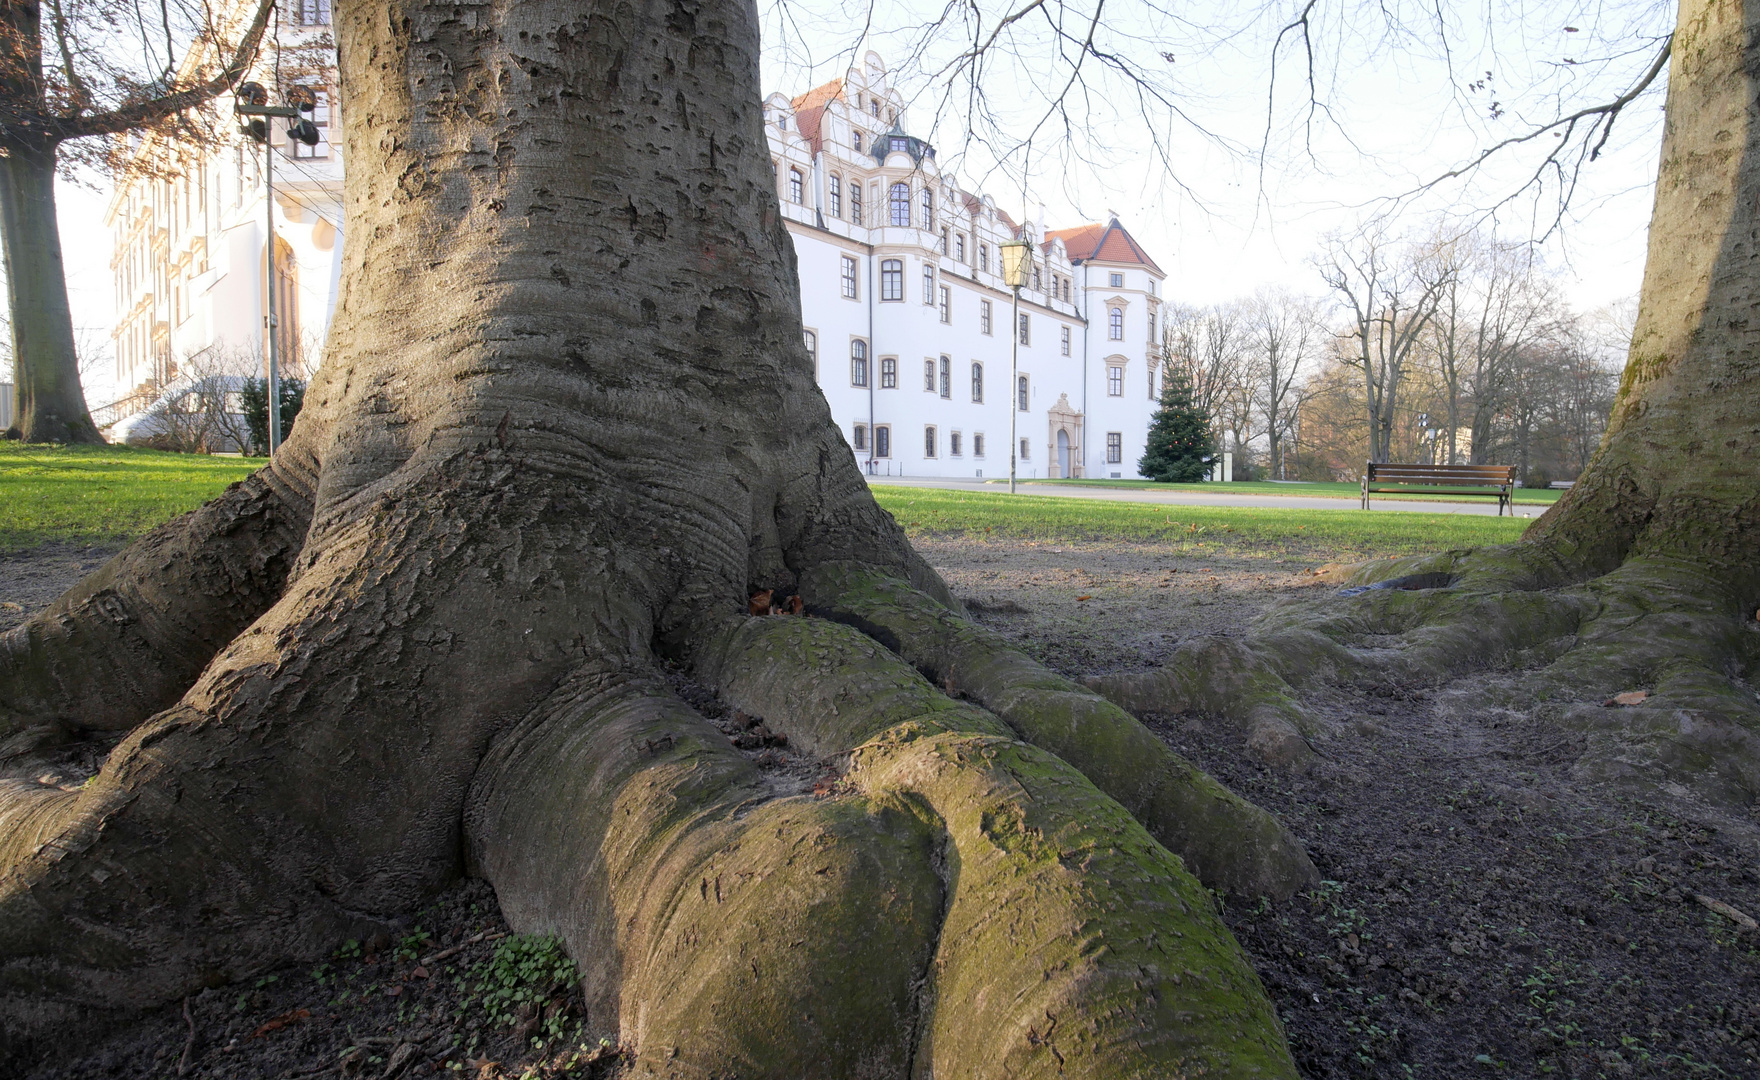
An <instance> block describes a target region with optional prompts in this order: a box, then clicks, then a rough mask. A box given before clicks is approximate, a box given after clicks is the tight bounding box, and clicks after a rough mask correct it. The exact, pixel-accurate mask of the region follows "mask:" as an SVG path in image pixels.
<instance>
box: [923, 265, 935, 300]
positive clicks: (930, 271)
mask: <svg viewBox="0 0 1760 1080" xmlns="http://www.w3.org/2000/svg"><path fill="white" fill-rule="evenodd" d="M923 303H925V304H933V303H935V266H934V264H933V263H924V264H923Z"/></svg>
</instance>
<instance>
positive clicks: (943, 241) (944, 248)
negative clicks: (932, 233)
mask: <svg viewBox="0 0 1760 1080" xmlns="http://www.w3.org/2000/svg"><path fill="white" fill-rule="evenodd" d="M950 250H951V249H950V248H949V247H948V246H947V229H946V227H945V226H944V227H943V228H942V230H941V254H943V255H946V254H947V253H948V252H949V251H950Z"/></svg>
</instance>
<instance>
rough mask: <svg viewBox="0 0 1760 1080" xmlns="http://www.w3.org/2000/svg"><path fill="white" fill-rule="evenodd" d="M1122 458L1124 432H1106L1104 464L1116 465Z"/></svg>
mask: <svg viewBox="0 0 1760 1080" xmlns="http://www.w3.org/2000/svg"><path fill="white" fill-rule="evenodd" d="M1123 460H1124V432H1122V431H1108V432H1107V433H1106V464H1108V465H1117V464H1119V463H1120V462H1122V461H1123Z"/></svg>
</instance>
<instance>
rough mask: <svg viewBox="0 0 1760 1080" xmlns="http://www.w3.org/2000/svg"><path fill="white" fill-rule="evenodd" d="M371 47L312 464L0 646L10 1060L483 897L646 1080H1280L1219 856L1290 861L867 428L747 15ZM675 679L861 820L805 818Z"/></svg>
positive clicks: (1291, 880) (1289, 875)
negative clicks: (915, 507)
mask: <svg viewBox="0 0 1760 1080" xmlns="http://www.w3.org/2000/svg"><path fill="white" fill-rule="evenodd" d="M337 15H338V27H337V28H338V36H339V40H340V42H341V57H342V71H343V76H344V80H345V84H346V89H347V100H348V102H349V108H348V110H347V125H348V126H347V129H346V130H347V144H346V146H347V153H348V156H349V163H350V164H349V175H348V191H347V202H348V235H349V237H350V247H349V249H348V263H347V268H346V272H345V280H344V288H343V302H342V305H341V307H340V308H339V310H338V313H337V317H336V321H335V324H334V326H333V328H332V338H331V342H330V347H329V350H328V352H327V355H326V359H325V363H324V367H323V370H322V372H321V373H320V375H319V376H318V378H317V379H316V380H315V381H314V383H313V386H312V388H311V390H310V391H309V392H308V395H307V398H306V402H307V404H306V411H305V413H304V414H303V415H302V416H301V418H300V421H299V423H298V425H297V426H296V428H295V430H294V432H293V435H292V438H291V439H290V441H289V442H288V444H287V445H286V446H285V447H284V448H283V449H282V450H281V451H280V453H278V454H277V456H276V458H275V460H274V462H273V464H272V465H271V466H269V467H268V468H267V469H265V470H264V471H262V472H261V473H259V474H258V475H257V476H256V477H254V478H253V479H251V480H250V481H247V482H246V483H245V484H243V485H240V486H238V487H235V488H234V489H233V490H231V491H229V492H228V493H227V494H226V495H225V496H223V497H222V498H221V499H220V500H218V501H217V502H215V503H214V504H212V505H210V506H208V507H206V508H204V509H202V510H201V511H198V512H196V513H195V514H193V515H190V516H188V517H185V518H183V519H181V520H179V521H177V522H174V523H172V524H170V525H168V526H166V527H164V528H163V529H161V530H159V531H158V532H156V533H155V534H153V535H152V536H150V537H148V538H147V539H146V540H144V541H142V542H141V543H139V544H137V545H135V546H134V547H133V548H131V549H129V550H128V551H126V552H124V553H123V554H122V555H120V556H118V557H117V558H116V559H115V560H114V561H112V562H111V563H110V564H109V565H108V566H106V567H105V568H104V569H103V570H102V571H100V572H99V573H98V574H97V575H95V576H94V577H93V578H92V579H89V580H88V581H86V582H84V583H82V584H81V585H80V586H79V587H77V588H76V589H75V590H74V591H73V592H72V593H70V594H69V595H68V596H67V597H65V598H64V599H63V600H62V601H61V602H59V603H58V604H57V605H55V606H54V607H53V608H51V609H50V610H49V611H47V612H45V613H43V614H41V615H39V616H38V617H36V618H34V619H33V620H31V621H30V622H29V623H28V624H26V625H25V626H23V627H20V628H18V629H17V630H15V631H13V632H11V633H10V634H9V635H8V636H7V637H6V638H4V639H3V642H0V1025H3V1027H4V1031H5V1036H6V1039H7V1040H8V1044H9V1045H10V1047H11V1048H12V1049H13V1050H15V1051H20V1052H22V1049H21V1048H23V1047H24V1046H26V1045H27V1044H28V1043H30V1042H31V1041H32V1040H33V1039H40V1038H42V1037H45V1036H47V1035H50V1034H52V1033H54V1032H56V1031H58V1030H62V1029H64V1028H66V1027H67V1026H69V1025H73V1024H78V1023H90V1022H91V1021H92V1019H93V1018H94V1017H97V1016H102V1015H112V1014H118V1013H124V1012H127V1011H129V1010H132V1009H139V1008H143V1007H147V1006H151V1005H153V1004H155V1003H159V1002H164V1001H168V1000H174V999H176V998H177V997H178V996H180V995H183V994H187V993H189V992H191V991H192V990H195V989H198V988H200V987H203V986H208V985H214V984H217V983H220V982H223V981H226V980H229V979H235V978H238V977H241V976H243V975H246V974H249V973H252V972H256V971H260V970H262V969H264V968H267V967H270V966H272V965H275V964H278V963H282V962H286V961H289V960H297V959H302V958H310V957H315V956H320V955H323V954H325V953H327V952H328V951H329V950H331V949H333V948H334V947H335V946H336V945H337V944H338V943H339V942H340V941H341V940H343V939H345V938H347V937H359V936H362V935H363V934H364V933H367V932H370V931H372V930H374V929H376V928H379V927H382V926H383V925H385V924H386V923H387V922H388V921H389V920H392V919H394V918H396V917H398V916H399V915H401V914H403V913H406V912H409V911H411V910H412V909H414V908H415V907H417V906H418V905H419V904H421V903H422V902H423V901H424V900H425V899H426V898H428V897H430V896H431V895H433V894H434V893H435V892H436V891H437V890H439V889H441V888H443V887H444V886H445V885H446V884H448V883H449V882H450V881H452V880H455V879H456V878H457V877H458V876H459V875H460V874H463V873H475V874H480V875H482V876H483V877H484V878H486V879H488V880H489V881H490V882H491V883H492V884H493V885H494V887H495V889H496V892H497V895H498V896H499V898H500V900H501V902H502V904H503V906H504V908H505V909H506V913H507V916H508V919H509V921H510V923H511V924H512V925H513V926H514V927H515V928H516V929H518V930H521V931H533V932H549V933H555V934H559V935H561V936H562V937H563V938H564V939H565V941H566V942H567V945H568V947H569V950H570V952H571V954H572V955H573V956H574V957H575V959H576V960H577V961H578V962H579V964H580V966H581V969H582V972H583V977H584V981H585V989H586V997H587V1001H588V1003H589V1010H588V1016H587V1022H588V1024H589V1026H590V1027H591V1029H592V1030H593V1031H594V1032H595V1033H599V1034H603V1035H606V1036H608V1037H611V1038H614V1039H616V1040H618V1041H619V1042H620V1043H621V1044H623V1045H624V1046H625V1047H626V1049H627V1050H628V1051H629V1053H631V1054H632V1055H633V1057H634V1060H635V1063H636V1068H637V1071H638V1072H641V1073H644V1074H653V1075H667V1076H676V1077H691V1076H699V1077H709V1076H729V1075H739V1076H752V1077H757V1076H777V1077H782V1076H825V1077H888V1076H896V1077H901V1078H902V1077H906V1076H928V1075H942V1076H961V1077H966V1076H972V1077H984V1076H1002V1075H1009V1076H1021V1075H1054V1074H1056V1075H1081V1076H1091V1077H1126V1076H1131V1077H1137V1076H1141V1077H1148V1076H1157V1077H1159V1076H1175V1075H1197V1074H1200V1073H1201V1074H1203V1075H1208V1076H1290V1075H1293V1070H1292V1067H1291V1065H1290V1062H1289V1058H1288V1054H1287V1050H1286V1049H1285V1047H1284V1045H1283V1041H1282V1036H1281V1033H1280V1031H1279V1028H1278V1024H1277V1021H1276V1018H1275V1016H1274V1015H1273V1013H1272V1011H1271V1008H1270V1006H1269V1004H1268V1002H1267V1001H1266V998H1265V996H1264V994H1263V992H1262V990H1261V989H1260V987H1259V985H1258V982H1257V980H1256V979H1255V977H1254V976H1253V974H1252V972H1251V971H1250V970H1249V969H1248V967H1247V966H1246V965H1245V963H1244V961H1243V959H1242V957H1241V955H1240V953H1239V950H1238V949H1237V948H1236V947H1235V945H1234V943H1233V942H1232V940H1231V939H1230V938H1229V936H1228V934H1227V932H1226V931H1225V929H1224V928H1223V927H1222V926H1221V924H1220V922H1219V921H1218V919H1217V918H1216V915H1215V913H1214V910H1213V908H1212V906H1211V901H1210V898H1209V894H1208V893H1207V892H1206V890H1205V888H1204V887H1203V885H1202V884H1200V881H1199V880H1198V878H1195V877H1194V876H1193V874H1192V872H1191V871H1192V869H1196V871H1197V872H1198V874H1199V875H1201V876H1202V878H1203V879H1204V881H1205V882H1206V883H1208V884H1210V885H1212V886H1214V887H1217V888H1226V889H1231V890H1235V891H1240V892H1249V893H1271V894H1274V895H1282V894H1284V893H1287V892H1288V891H1290V890H1292V889H1295V888H1299V887H1300V886H1301V885H1303V884H1304V883H1306V882H1307V881H1310V880H1312V877H1313V869H1312V867H1311V866H1310V865H1309V864H1308V861H1307V859H1306V858H1305V856H1303V854H1302V853H1301V851H1300V849H1299V847H1297V846H1296V844H1295V842H1294V841H1293V839H1292V838H1291V837H1290V836H1289V834H1288V833H1287V832H1286V831H1284V830H1283V829H1282V828H1281V827H1280V826H1279V825H1278V824H1277V823H1276V822H1275V821H1273V820H1272V819H1271V818H1270V817H1269V816H1268V815H1266V814H1265V813H1264V812H1263V811H1260V810H1258V809H1257V808H1255V807H1253V806H1251V805H1249V804H1247V803H1245V802H1243V801H1242V800H1240V799H1238V798H1236V797H1234V796H1233V795H1231V794H1230V793H1228V792H1226V791H1224V790H1223V789H1221V788H1220V787H1219V786H1218V785H1217V784H1216V783H1215V782H1214V781H1212V780H1211V779H1209V778H1208V777H1206V776H1204V775H1203V774H1202V773H1200V772H1198V771H1197V770H1196V769H1194V768H1192V767H1191V766H1190V765H1188V764H1186V763H1185V762H1183V761H1181V760H1180V759H1178V758H1177V757H1175V756H1174V755H1172V754H1170V753H1169V752H1167V751H1166V750H1165V748H1163V747H1162V746H1161V745H1160V744H1159V743H1157V742H1156V741H1155V740H1154V739H1153V737H1152V736H1150V735H1149V734H1148V733H1147V732H1145V731H1144V730H1143V729H1142V728H1141V727H1139V726H1138V725H1136V724H1135V722H1134V721H1132V720H1130V718H1129V717H1128V716H1125V715H1124V714H1123V713H1122V712H1121V711H1120V710H1118V709H1117V708H1116V707H1114V706H1111V705H1109V704H1107V703H1106V702H1104V701H1102V700H1101V699H1099V698H1098V697H1097V696H1095V695H1093V694H1091V693H1089V692H1086V691H1083V690H1081V689H1079V688H1077V687H1073V686H1071V685H1069V684H1067V683H1065V682H1063V681H1061V680H1058V679H1056V678H1054V677H1052V676H1050V675H1049V673H1046V672H1044V671H1043V670H1042V669H1039V668H1038V667H1037V666H1036V665H1033V664H1032V663H1031V662H1029V661H1027V660H1026V659H1025V658H1024V657H1021V656H1019V655H1018V654H1016V653H1014V652H1012V651H1010V650H1008V649H1006V648H1005V647H1003V646H1002V645H1001V644H1000V643H998V642H997V641H996V640H994V639H993V638H991V637H988V636H986V635H984V634H983V633H982V632H980V631H978V630H977V629H976V628H974V627H972V626H970V624H968V623H967V622H966V621H965V620H964V618H963V616H962V615H961V614H960V612H959V610H958V605H957V604H955V603H954V602H953V600H952V598H951V597H950V596H949V595H948V593H947V590H946V588H945V586H944V585H943V584H942V583H941V581H940V580H939V579H938V578H937V576H936V575H935V574H934V572H933V571H932V570H930V569H929V568H928V567H927V566H926V565H924V564H923V563H922V561H921V560H920V559H919V558H918V557H917V556H916V555H915V554H914V553H913V552H912V551H911V549H910V547H909V545H908V544H907V543H906V542H905V540H904V537H903V534H902V533H901V531H900V530H899V529H898V528H897V526H896V524H895V523H893V522H892V520H891V519H890V518H889V517H888V516H887V515H886V514H885V513H883V512H882V511H880V510H879V508H878V507H877V506H876V505H875V503H874V501H873V499H872V498H871V497H870V496H869V494H868V492H867V489H866V486H865V485H864V483H863V481H862V479H861V477H860V476H859V475H858V474H857V472H856V470H855V466H854V462H853V458H852V455H851V453H850V451H849V448H848V446H847V445H846V444H845V443H844V441H843V439H842V437H841V436H840V435H839V433H838V432H837V430H836V428H835V426H834V425H833V424H832V423H831V420H830V417H829V415H828V412H827V410H826V407H825V404H824V401H823V398H822V397H820V395H819V394H818V393H817V391H816V388H815V386H814V373H813V371H812V369H811V365H810V362H809V359H808V357H807V355H806V353H805V350H804V349H803V347H802V344H801V329H800V323H799V317H798V298H797V297H796V295H795V291H794V281H795V271H794V267H793V265H792V256H791V253H790V251H789V249H788V242H787V238H786V234H785V233H784V232H783V230H782V229H781V228H780V226H779V223H778V220H777V215H776V201H775V194H774V192H773V191H772V190H771V188H770V184H769V170H768V169H767V168H766V164H767V163H766V162H765V160H764V157H763V152H762V148H763V145H764V143H763V137H762V133H761V128H760V105H759V102H758V98H757V94H756V86H755V76H756V53H755V49H756V37H755V32H754V30H755V25H754V18H755V17H754V14H753V11H752V9H751V7H750V5H748V4H745V3H739V2H733V3H717V4H705V5H696V4H681V3H668V2H655V3H652V4H649V5H646V6H641V5H637V6H634V7H632V6H629V5H597V6H595V5H586V6H584V7H581V8H574V7H566V8H553V7H545V6H542V5H532V4H515V3H512V2H492V3H489V4H486V5H477V6H470V7H458V6H455V5H447V4H433V5H429V4H424V3H398V4H393V5H392V6H391V8H390V9H389V10H387V9H386V8H385V6H384V5H364V4H363V5H353V4H339V5H338V8H337ZM761 589H776V590H782V591H784V592H785V593H789V592H798V593H800V594H803V595H805V596H806V597H807V598H808V599H809V600H810V602H811V604H812V605H813V609H814V610H815V611H818V612H819V613H821V614H823V615H826V616H831V617H829V618H824V617H794V616H787V617H768V616H766V617H761V618H759V617H753V616H751V615H748V614H746V604H747V597H748V596H749V595H750V594H751V592H752V591H753V590H761ZM864 631H867V632H864ZM663 663H664V664H677V665H684V666H686V667H688V668H689V669H690V670H691V671H693V672H694V673H695V675H694V677H695V678H696V679H698V680H699V681H701V682H702V683H704V684H705V685H707V686H708V687H710V688H712V689H713V691H714V692H716V693H718V694H720V695H721V696H722V697H723V698H724V699H725V700H726V701H727V702H728V703H730V704H733V705H737V706H738V707H740V708H745V709H748V710H753V711H756V712H759V713H761V714H762V715H764V716H765V717H766V718H767V721H768V723H770V724H771V725H772V727H773V728H774V729H776V730H779V731H782V732H785V733H787V734H788V735H789V736H790V737H791V739H792V740H793V744H794V745H795V746H796V747H798V748H801V749H804V750H806V751H807V752H810V753H812V754H814V755H818V756H820V757H822V758H823V759H824V760H825V761H826V762H827V763H828V765H829V766H830V767H832V768H834V769H835V770H836V771H837V773H838V776H839V779H838V781H837V783H836V784H835V785H834V786H833V787H832V788H830V789H829V790H827V791H823V792H821V793H820V794H818V795H806V794H796V793H790V792H787V791H782V790H779V789H778V788H777V787H776V786H775V785H774V784H773V783H772V782H771V781H770V780H768V779H767V778H766V775H765V774H764V773H763V772H762V771H760V770H758V769H756V768H755V767H754V765H753V764H752V763H751V762H750V761H749V760H748V759H747V758H746V757H745V756H743V755H742V754H741V753H739V752H738V751H736V750H735V749H734V748H733V747H732V746H731V745H730V743H729V741H728V740H727V739H726V738H725V737H724V736H723V735H721V734H720V733H719V732H718V731H717V730H716V729H715V728H714V727H713V726H712V725H711V724H709V723H707V722H706V721H705V720H704V719H703V718H702V717H701V716H700V715H699V714H697V713H696V712H695V711H693V710H692V709H691V708H690V707H689V706H688V705H686V704H685V703H684V702H683V701H682V700H681V699H679V698H678V697H677V696H675V695H674V694H673V693H672V692H671V691H669V690H668V689H667V683H666V681H665V678H664V677H663V672H662V667H661V665H662V664H663ZM923 672H928V673H930V674H931V675H933V676H934V677H935V680H936V681H937V682H939V683H940V684H941V687H942V688H937V686H935V685H932V684H931V683H930V681H929V680H928V679H926V678H925V677H924V674H923ZM944 690H955V691H956V692H957V693H958V694H960V695H961V696H962V697H963V698H965V699H966V700H956V699H955V697H952V696H950V695H949V694H948V693H947V692H944ZM1121 803H1122V804H1123V805H1121ZM1133 813H1135V815H1136V816H1135V817H1133V816H1132V815H1133ZM1182 859H1183V860H1186V861H1182ZM1188 861H1189V868H1188Z"/></svg>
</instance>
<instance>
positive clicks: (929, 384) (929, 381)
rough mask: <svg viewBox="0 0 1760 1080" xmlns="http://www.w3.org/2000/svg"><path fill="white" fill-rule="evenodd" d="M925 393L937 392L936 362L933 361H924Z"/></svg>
mask: <svg viewBox="0 0 1760 1080" xmlns="http://www.w3.org/2000/svg"><path fill="white" fill-rule="evenodd" d="M923 392H924V393H926V394H933V393H934V392H935V361H933V360H925V361H923Z"/></svg>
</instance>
